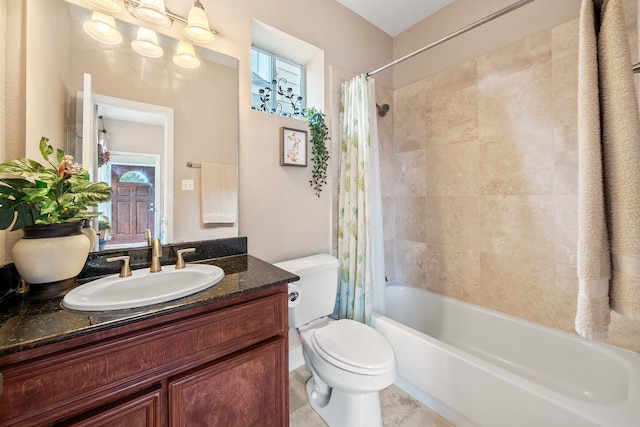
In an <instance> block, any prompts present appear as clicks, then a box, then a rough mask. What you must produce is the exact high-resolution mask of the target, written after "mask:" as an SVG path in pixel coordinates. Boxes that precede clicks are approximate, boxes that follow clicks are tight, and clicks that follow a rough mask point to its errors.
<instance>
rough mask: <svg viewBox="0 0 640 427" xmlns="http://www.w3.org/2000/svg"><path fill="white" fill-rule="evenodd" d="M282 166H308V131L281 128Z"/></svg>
mask: <svg viewBox="0 0 640 427" xmlns="http://www.w3.org/2000/svg"><path fill="white" fill-rule="evenodd" d="M280 166H299V167H306V166H307V131H306V130H299V129H291V128H287V127H282V128H281V129H280Z"/></svg>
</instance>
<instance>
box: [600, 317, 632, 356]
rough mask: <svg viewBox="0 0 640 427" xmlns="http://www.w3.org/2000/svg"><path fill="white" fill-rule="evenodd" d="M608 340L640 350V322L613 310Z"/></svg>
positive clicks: (610, 342) (630, 348) (611, 342)
mask: <svg viewBox="0 0 640 427" xmlns="http://www.w3.org/2000/svg"><path fill="white" fill-rule="evenodd" d="M607 342H608V343H609V344H613V345H617V346H620V347H624V348H627V349H629V350H632V351H638V352H640V322H638V321H636V320H631V319H628V318H626V317H622V316H620V315H619V314H618V313H616V312H615V311H612V312H611V322H610V323H609V339H608V340H607Z"/></svg>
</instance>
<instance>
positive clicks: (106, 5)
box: [85, 0, 122, 13]
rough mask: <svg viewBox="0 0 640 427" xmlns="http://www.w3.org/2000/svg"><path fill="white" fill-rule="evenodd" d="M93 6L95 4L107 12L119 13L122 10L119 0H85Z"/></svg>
mask: <svg viewBox="0 0 640 427" xmlns="http://www.w3.org/2000/svg"><path fill="white" fill-rule="evenodd" d="M85 1H86V2H87V3H89V4H90V5H91V6H95V7H97V8H98V9H100V10H104V11H106V12H113V13H118V12H120V11H121V10H122V8H121V7H120V5H119V4H118V0H85Z"/></svg>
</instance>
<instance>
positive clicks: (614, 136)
mask: <svg viewBox="0 0 640 427" xmlns="http://www.w3.org/2000/svg"><path fill="white" fill-rule="evenodd" d="M605 7H606V9H605V11H604V13H603V19H602V25H601V28H600V36H599V39H598V53H599V55H600V91H601V92H600V98H601V100H600V102H601V106H602V144H603V157H604V182H605V195H606V199H605V205H606V212H607V221H608V226H609V240H610V242H611V243H610V244H611V260H612V266H613V274H612V278H611V283H610V284H609V297H610V299H611V308H612V309H614V310H615V311H617V312H618V313H620V314H621V315H623V316H626V317H629V318H632V319H637V320H640V115H639V112H638V103H637V100H636V90H635V85H634V81H633V73H632V72H631V71H630V69H631V65H632V63H631V55H630V53H629V40H628V38H627V31H626V27H625V19H624V11H623V7H622V0H609V1H607V2H606V6H605Z"/></svg>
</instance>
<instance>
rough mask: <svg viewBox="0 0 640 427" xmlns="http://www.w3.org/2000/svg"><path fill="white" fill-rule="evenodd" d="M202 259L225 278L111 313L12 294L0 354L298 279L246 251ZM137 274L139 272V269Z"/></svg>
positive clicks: (1, 319)
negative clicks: (187, 292)
mask: <svg viewBox="0 0 640 427" xmlns="http://www.w3.org/2000/svg"><path fill="white" fill-rule="evenodd" d="M198 262H199V263H206V264H212V265H217V266H219V267H220V268H222V269H223V270H224V272H225V277H224V278H223V279H222V280H221V281H220V282H219V283H218V284H216V285H215V286H213V287H211V288H208V289H205V290H204V291H201V292H198V293H197V294H193V295H190V296H187V297H184V298H180V299H177V300H173V301H169V302H165V303H162V304H156V305H152V306H146V307H141V308H136V309H130V310H121V311H117V312H108V313H107V312H95V313H87V312H84V313H81V312H72V311H70V310H67V309H64V308H62V306H61V304H60V303H61V300H62V298H56V299H51V300H44V301H27V300H23V299H21V298H20V297H19V296H17V295H15V294H13V296H10V297H8V298H5V299H4V300H3V301H2V304H1V305H0V356H3V355H7V354H12V353H16V352H19V351H23V350H27V349H31V348H35V347H38V346H42V345H45V344H50V343H55V342H59V341H63V340H66V339H70V338H74V337H77V336H81V335H84V334H88V333H91V332H95V331H99V330H103V329H106V328H113V327H117V326H120V325H123V324H127V323H131V322H135V321H139V320H142V319H147V318H150V317H155V316H161V315H165V314H168V313H173V312H176V311H179V310H184V309H187V308H191V307H195V306H201V305H206V304H211V303H213V302H217V301H221V300H224V299H229V298H234V297H237V296H242V295H246V294H248V293H252V292H256V291H259V290H263V289H267V288H270V287H273V286H278V285H281V284H284V283H289V282H292V281H296V280H298V279H299V278H298V276H296V275H293V274H290V273H288V272H286V271H284V270H281V269H279V268H277V267H274V266H273V265H271V264H269V263H267V262H264V261H261V260H259V259H258V258H255V257H253V256H251V255H247V254H241V255H233V256H227V257H221V258H214V259H208V260H201V261H198ZM133 273H134V274H135V270H134V271H133Z"/></svg>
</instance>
